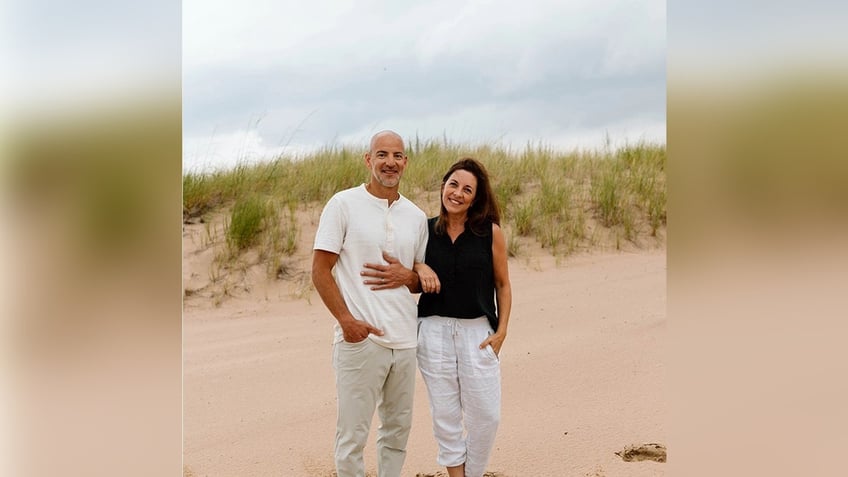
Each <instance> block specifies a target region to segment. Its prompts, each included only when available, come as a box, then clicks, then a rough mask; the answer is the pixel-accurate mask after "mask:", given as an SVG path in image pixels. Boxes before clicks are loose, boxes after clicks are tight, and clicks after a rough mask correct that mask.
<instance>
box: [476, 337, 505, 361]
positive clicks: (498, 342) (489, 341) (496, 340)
mask: <svg viewBox="0 0 848 477" xmlns="http://www.w3.org/2000/svg"><path fill="white" fill-rule="evenodd" d="M505 339H506V333H495V334H493V335H489V337H488V338H486V339H485V340H483V342H482V343H480V349H485V348H486V346H488V345H492V350H493V351H494V352H495V356H500V355H501V346H503V342H504V340H505Z"/></svg>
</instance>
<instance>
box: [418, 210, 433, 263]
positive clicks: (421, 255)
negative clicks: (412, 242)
mask: <svg viewBox="0 0 848 477" xmlns="http://www.w3.org/2000/svg"><path fill="white" fill-rule="evenodd" d="M418 222H419V223H418V244H417V246H416V247H415V263H424V259H425V258H426V256H427V239H428V238H429V237H430V231H429V227H428V225H427V219H426V218H425V219H424V220H420V221H418Z"/></svg>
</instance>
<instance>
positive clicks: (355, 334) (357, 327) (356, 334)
mask: <svg viewBox="0 0 848 477" xmlns="http://www.w3.org/2000/svg"><path fill="white" fill-rule="evenodd" d="M339 326H341V327H342V332H343V333H344V340H345V341H347V342H348V343H359V342H360V341H362V340H364V339H365V338H368V335H369V334H371V333H374V334H375V335H377V336H383V332H382V331H381V330H378V329H377V328H374V327H373V326H371V325H369V324H368V323H366V322H364V321H362V320H357V319H352V320H348V321H345V322H344V323H341V322H339Z"/></svg>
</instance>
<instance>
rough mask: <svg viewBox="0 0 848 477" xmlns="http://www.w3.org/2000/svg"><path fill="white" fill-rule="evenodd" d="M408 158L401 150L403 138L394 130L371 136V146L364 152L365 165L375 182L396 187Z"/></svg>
mask: <svg viewBox="0 0 848 477" xmlns="http://www.w3.org/2000/svg"><path fill="white" fill-rule="evenodd" d="M407 160H408V158H407V157H406V154H405V153H404V151H403V138H401V137H400V136H399V135H398V134H397V133H396V132H394V131H380V132H378V133H377V134H375V135H374V137H372V138H371V148H370V149H369V151H368V152H366V153H365V165H366V166H367V167H368V170H370V171H371V184H374V183H375V182H376V183H377V184H379V185H381V186H383V187H385V188H388V189H396V188H397V187H398V185H399V184H400V178H401V177H402V176H403V171H404V169H406V163H407Z"/></svg>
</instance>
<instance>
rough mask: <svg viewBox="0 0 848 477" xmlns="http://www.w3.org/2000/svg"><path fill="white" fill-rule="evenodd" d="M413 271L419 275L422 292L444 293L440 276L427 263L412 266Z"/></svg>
mask: <svg viewBox="0 0 848 477" xmlns="http://www.w3.org/2000/svg"><path fill="white" fill-rule="evenodd" d="M412 270H413V271H414V272H415V273H417V274H418V281H419V282H420V283H421V291H423V292H424V293H439V292H440V291H442V283H441V282H440V281H439V276H438V275H436V272H434V271H433V269H432V268H430V267H429V266H428V265H427V264H426V263H416V264H415V265H413V266H412Z"/></svg>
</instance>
